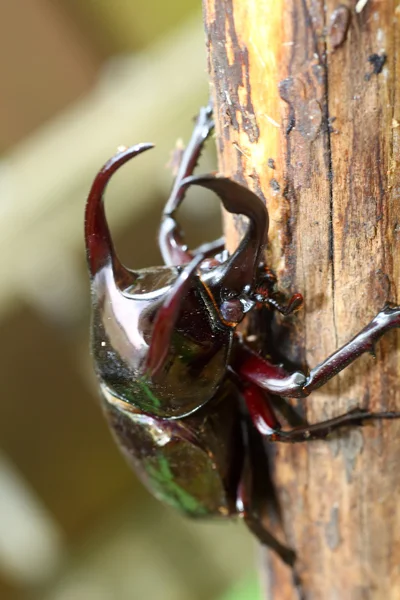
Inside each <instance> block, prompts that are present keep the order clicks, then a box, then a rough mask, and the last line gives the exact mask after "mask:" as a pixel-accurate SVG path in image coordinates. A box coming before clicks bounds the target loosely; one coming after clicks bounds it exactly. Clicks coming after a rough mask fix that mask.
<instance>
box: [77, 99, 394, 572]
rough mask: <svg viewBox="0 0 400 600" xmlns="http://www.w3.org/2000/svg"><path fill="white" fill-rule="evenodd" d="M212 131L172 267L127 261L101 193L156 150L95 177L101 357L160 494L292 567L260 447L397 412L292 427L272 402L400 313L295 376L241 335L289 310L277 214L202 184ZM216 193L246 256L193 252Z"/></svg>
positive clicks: (93, 231)
mask: <svg viewBox="0 0 400 600" xmlns="http://www.w3.org/2000/svg"><path fill="white" fill-rule="evenodd" d="M212 128H213V118H212V109H211V107H210V106H208V107H207V108H203V109H201V111H200V113H199V116H198V118H197V122H196V125H195V127H194V131H193V134H192V138H191V140H190V143H189V145H188V146H187V148H186V150H185V152H184V153H183V156H182V160H181V164H180V167H179V171H178V174H177V177H176V179H175V182H174V185H173V188H172V191H171V195H170V197H169V199H168V202H167V204H166V206H165V209H164V212H163V216H162V222H161V228H160V232H159V245H160V248H161V252H162V255H163V259H164V261H165V266H162V267H154V268H151V269H143V270H140V271H131V270H128V269H127V268H125V266H123V265H122V264H121V262H120V261H119V259H118V257H117V255H116V253H115V251H114V248H113V244H112V240H111V236H110V232H109V229H108V226H107V222H106V218H105V213H104V206H103V192H104V190H105V188H106V185H107V183H108V181H109V180H110V178H111V177H112V175H113V174H114V173H115V172H116V171H117V170H118V169H119V168H120V167H121V166H122V165H124V164H125V163H126V162H128V161H129V160H130V159H131V158H133V157H135V156H138V155H139V154H142V153H143V152H145V151H147V150H149V149H150V148H152V145H151V144H140V145H137V146H133V147H132V148H128V149H125V150H122V151H120V152H119V153H118V154H117V155H116V156H114V157H113V158H111V160H109V161H108V162H107V163H106V164H105V166H104V167H103V169H102V170H101V171H100V172H99V174H98V175H97V177H96V178H95V180H94V183H93V186H92V189H91V191H90V194H89V198H88V201H87V205H86V218H85V240H86V249H87V259H88V264H89V271H90V277H91V290H92V303H93V317H92V353H93V358H94V363H95V368H96V372H97V376H98V379H99V384H100V389H101V395H102V403H103V408H104V412H105V415H106V417H107V419H108V422H109V425H110V427H111V429H112V431H113V434H114V436H115V438H116V440H117V442H118V444H119V446H120V448H121V450H122V452H123V453H124V454H125V456H126V457H127V459H128V461H129V462H130V463H131V465H132V466H133V467H134V469H135V470H136V472H137V474H138V475H139V477H140V478H141V479H142V481H143V482H144V483H145V485H146V486H147V487H148V488H149V489H150V490H151V492H152V493H153V494H154V495H155V496H156V497H158V498H159V499H161V500H163V501H165V502H167V503H168V504H170V505H173V506H175V507H176V508H178V509H181V510H182V511H183V512H185V513H186V514H188V515H191V516H194V517H203V516H211V515H219V516H223V517H229V516H232V515H238V514H239V515H241V516H243V518H244V520H245V522H246V523H247V525H248V526H249V528H250V529H251V531H252V532H253V533H254V534H255V535H256V536H257V538H258V539H259V540H260V542H262V543H263V544H267V545H268V546H270V547H272V548H273V549H274V550H275V551H276V552H277V553H278V554H279V555H280V556H281V558H282V559H283V560H284V561H285V562H286V563H287V564H289V565H292V566H293V563H294V560H295V554H294V552H293V551H292V550H291V549H290V548H288V547H286V546H284V545H283V544H282V543H281V542H280V541H278V540H277V539H275V538H274V537H273V536H272V535H271V534H270V533H269V532H268V531H267V530H266V529H265V528H264V526H263V524H262V521H261V510H262V505H263V501H264V498H265V495H266V494H268V493H269V489H268V485H267V483H268V474H267V472H266V470H264V466H263V465H265V464H266V463H265V462H263V461H264V458H265V455H264V450H265V448H264V445H263V440H267V441H280V442H301V441H309V440H315V439H323V438H326V436H327V435H328V434H329V433H330V432H332V431H333V430H334V429H336V428H338V427H342V426H345V425H351V424H353V425H362V424H363V422H364V421H365V420H366V419H390V418H397V417H400V413H397V412H396V413H395V412H386V413H369V412H367V411H364V410H361V409H356V410H353V411H351V412H348V413H345V414H342V415H340V416H338V417H336V418H333V419H329V420H327V421H324V422H321V423H316V424H314V425H308V424H305V425H302V426H298V427H295V428H292V429H290V430H282V429H281V425H280V423H279V421H278V419H277V417H276V416H275V412H274V409H273V406H272V403H271V395H277V396H281V397H297V398H304V397H305V396H307V395H308V394H309V393H310V392H312V391H313V390H315V389H317V388H319V387H320V386H322V385H323V384H324V383H325V382H326V381H328V380H329V379H331V378H332V377H333V376H334V375H336V374H337V373H338V372H339V371H341V370H342V369H343V368H344V367H346V366H347V365H349V364H350V363H351V362H353V361H354V360H355V359H356V358H357V357H358V356H360V355H361V354H363V353H364V352H367V351H372V350H373V346H374V344H375V342H376V341H377V340H378V339H379V338H380V337H381V336H382V335H383V334H384V333H385V332H386V331H388V330H389V329H391V328H393V327H399V326H400V307H398V306H393V305H386V306H385V307H384V308H383V309H382V310H381V311H380V312H379V313H378V314H377V315H376V316H375V317H374V318H373V319H372V321H371V322H370V323H369V324H368V325H367V326H366V327H365V328H364V329H363V330H362V331H361V332H360V333H359V334H358V335H356V336H355V337H354V338H353V339H352V340H351V341H350V342H349V343H347V344H346V345H345V346H343V347H342V348H341V349H340V350H338V351H337V352H335V353H334V354H332V355H331V356H330V357H329V358H328V359H327V360H325V361H324V362H323V363H321V364H319V365H318V366H317V367H315V368H314V369H312V370H311V371H310V373H309V374H308V375H306V374H304V373H302V372H299V371H298V372H294V373H288V372H286V371H285V370H284V369H283V367H281V366H277V365H275V364H272V363H271V362H270V361H268V360H267V359H266V358H265V357H263V356H261V355H260V354H259V353H258V352H256V351H255V350H254V349H252V348H251V347H250V346H249V345H248V343H247V342H246V339H245V338H244V337H243V336H241V335H239V334H238V333H237V332H236V328H237V325H238V324H239V323H240V322H241V321H242V319H243V318H244V316H245V315H246V314H247V313H249V312H250V311H258V310H260V309H261V308H262V307H263V306H264V305H270V306H271V307H273V308H275V309H277V310H279V311H281V312H283V313H286V314H287V313H289V312H291V311H293V310H294V309H296V308H298V307H299V305H300V303H301V301H302V298H301V296H300V294H295V295H294V296H293V297H292V299H291V300H290V301H289V303H288V305H287V307H283V306H281V305H280V304H279V303H278V302H277V300H276V298H275V297H274V293H273V289H274V287H273V286H274V277H273V275H271V273H270V272H269V271H268V269H266V267H265V265H263V263H262V260H263V248H264V246H265V244H266V242H267V231H268V212H267V209H266V207H265V205H264V204H263V202H262V201H261V200H260V199H259V198H258V197H257V196H256V195H255V194H254V193H253V192H251V191H250V190H249V189H247V188H245V187H243V186H242V185H239V184H238V183H236V182H235V181H233V180H231V179H228V178H226V177H222V176H218V175H204V176H193V171H194V168H195V166H196V164H197V161H198V158H199V156H200V153H201V150H202V147H203V144H204V142H205V140H206V139H207V137H208V136H209V134H210V132H211V131H212ZM193 185H197V186H201V187H203V188H208V189H210V190H211V191H212V192H214V193H215V194H216V195H217V196H218V197H219V198H220V200H221V202H222V204H223V206H224V208H225V209H226V210H227V211H228V212H230V213H233V214H238V215H245V216H246V217H247V218H248V221H249V224H248V228H247V231H246V233H245V235H244V237H243V239H242V241H241V243H240V245H239V247H238V248H237V250H236V251H235V252H233V254H232V255H230V256H229V255H228V254H227V252H226V251H225V250H224V244H223V240H221V239H220V240H216V241H215V242H212V243H209V244H205V245H203V246H201V247H200V248H198V249H197V250H194V251H189V249H188V248H187V246H186V243H185V241H184V236H183V234H182V232H181V230H180V228H179V225H178V223H177V221H176V219H175V214H176V211H177V209H178V207H179V205H180V204H181V202H182V200H183V199H184V197H185V193H186V191H187V189H188V188H189V187H190V186H193Z"/></svg>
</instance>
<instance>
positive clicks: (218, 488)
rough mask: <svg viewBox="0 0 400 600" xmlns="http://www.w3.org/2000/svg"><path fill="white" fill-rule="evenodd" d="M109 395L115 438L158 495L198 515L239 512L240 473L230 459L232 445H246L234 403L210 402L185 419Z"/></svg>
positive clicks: (106, 400)
mask: <svg viewBox="0 0 400 600" xmlns="http://www.w3.org/2000/svg"><path fill="white" fill-rule="evenodd" d="M103 399H104V402H103V407H104V411H105V413H106V416H107V419H108V422H109V425H110V427H111V429H112V431H113V434H114V437H115V438H116V440H117V442H118V444H119V446H120V448H121V450H122V452H123V453H124V455H125V456H126V458H127V460H128V462H129V464H130V465H131V466H132V467H133V469H134V470H135V471H136V473H137V475H138V476H139V478H140V479H141V480H142V482H143V483H144V484H145V486H146V487H147V488H148V489H149V491H150V492H151V493H152V494H153V495H155V496H156V497H157V498H158V499H159V500H161V501H163V502H165V503H167V504H169V505H171V506H173V507H174V508H177V509H179V510H180V511H181V512H184V513H185V514H187V515H189V516H192V517H205V516H213V515H215V516H230V515H232V514H234V513H235V494H236V487H237V481H236V479H237V477H238V475H237V473H236V471H235V472H232V464H231V463H230V462H229V458H231V456H232V454H231V452H232V448H234V450H239V449H240V429H239V420H238V413H237V410H235V403H234V402H233V403H230V402H227V401H225V400H223V401H222V402H216V408H215V410H214V411H210V410H209V406H208V407H207V410H206V411H200V412H199V413H196V415H193V416H191V417H188V418H186V419H185V421H184V422H182V421H179V420H178V421H175V420H167V419H157V418H154V417H150V416H148V415H144V414H143V413H140V412H137V411H136V410H135V408H134V407H132V406H131V405H129V404H127V403H125V402H123V401H121V400H119V399H117V398H115V397H114V396H112V395H111V394H110V393H109V392H108V390H107V389H103ZM232 404H233V406H232ZM217 421H218V427H217ZM221 429H222V432H223V434H222V435H221ZM217 432H218V437H217Z"/></svg>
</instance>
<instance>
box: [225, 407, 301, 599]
mask: <svg viewBox="0 0 400 600" xmlns="http://www.w3.org/2000/svg"><path fill="white" fill-rule="evenodd" d="M242 427H243V438H244V446H245V460H244V464H243V471H242V476H241V479H240V483H239V486H238V490H237V500H236V507H237V511H238V514H239V515H241V516H242V517H243V520H244V522H245V523H246V525H247V527H248V528H249V529H250V531H251V532H252V533H253V534H254V535H255V536H256V538H257V539H258V540H259V542H260V543H261V544H263V545H264V546H267V547H268V548H270V549H271V550H273V551H274V552H275V553H276V554H277V555H278V556H279V557H280V559H281V560H282V561H283V562H284V563H285V564H286V565H288V567H290V568H291V570H292V577H293V584H294V587H295V588H296V591H297V593H298V597H299V598H301V599H302V598H303V597H304V596H303V594H302V591H301V582H300V577H299V575H298V573H297V570H296V567H295V563H296V553H295V552H294V550H293V549H292V548H289V547H288V546H286V545H285V544H284V543H282V542H281V541H280V540H279V539H278V537H277V535H282V527H281V526H280V521H281V515H280V507H279V502H278V498H277V496H276V493H275V489H274V485H273V482H272V479H271V476H270V470H269V465H268V456H267V453H266V448H265V446H264V443H263V440H262V438H260V436H259V435H258V434H257V431H256V430H255V429H254V428H253V427H252V425H251V423H249V422H248V420H247V418H243V422H242ZM268 518H269V527H270V529H271V530H269V529H268V528H267V527H266V526H265V524H264V520H265V519H267V520H268Z"/></svg>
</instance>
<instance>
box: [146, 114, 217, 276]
mask: <svg viewBox="0 0 400 600" xmlns="http://www.w3.org/2000/svg"><path fill="white" fill-rule="evenodd" d="M213 128H214V120H213V117H212V105H211V102H210V103H209V104H208V106H206V107H205V108H201V109H200V113H199V116H198V117H197V120H196V124H195V127H194V130H193V133H192V137H191V139H190V141H189V144H188V145H187V147H186V149H185V151H184V152H183V155H182V160H181V163H180V165H179V170H178V174H177V176H176V178H175V181H174V185H173V188H172V191H171V194H170V196H169V198H168V201H167V204H166V205H165V208H164V211H163V216H162V221H161V227H160V231H159V234H158V243H159V246H160V250H161V254H162V256H163V259H164V262H165V264H166V265H182V264H186V263H189V262H190V261H191V260H192V258H193V254H191V253H190V252H189V250H188V248H187V246H186V244H185V243H184V240H183V235H182V232H181V230H180V227H179V225H178V223H177V222H176V220H175V212H176V211H177V209H178V208H179V206H180V204H181V202H182V201H183V199H184V197H185V193H186V188H183V187H181V182H182V180H183V179H185V178H186V177H189V176H190V175H192V173H193V171H194V169H195V167H196V165H197V162H198V160H199V157H200V154H201V151H202V149H203V146H204V143H205V141H206V139H207V138H208V136H209V135H210V133H211V131H212V130H213ZM218 247H219V244H218ZM212 250H213V249H210V250H209V251H212Z"/></svg>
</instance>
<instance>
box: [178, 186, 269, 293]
mask: <svg viewBox="0 0 400 600" xmlns="http://www.w3.org/2000/svg"><path fill="white" fill-rule="evenodd" d="M182 185H183V186H190V185H200V186H201V187H205V188H208V189H210V190H212V191H213V192H215V193H216V194H217V196H218V197H219V198H220V200H221V201H222V204H223V205H224V207H225V208H226V210H227V211H228V212H230V213H233V214H236V215H244V216H246V217H248V218H249V221H250V223H249V227H248V229H247V231H246V234H245V236H244V238H243V239H242V241H241V242H240V245H239V247H238V248H237V250H236V251H235V252H234V253H233V254H232V256H230V257H229V259H228V260H227V261H225V262H224V263H223V264H222V265H221V266H220V267H217V268H216V269H214V270H213V280H214V282H215V283H216V284H219V285H221V284H222V285H223V286H224V287H226V288H229V289H230V290H233V291H236V292H238V293H240V292H242V291H243V290H244V289H245V288H247V287H250V288H252V287H253V284H254V280H255V276H256V270H257V267H258V264H259V262H260V254H261V252H262V248H263V246H264V244H265V243H266V242H267V233H268V225H269V218H268V211H267V209H266V207H265V205H264V203H263V202H262V201H261V200H260V198H259V197H258V196H256V194H254V192H252V191H251V190H249V189H248V188H246V187H243V186H242V185H240V184H239V183H237V182H236V181H233V179H229V178H227V177H218V176H215V175H200V176H199V177H188V178H187V179H184V181H182Z"/></svg>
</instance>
